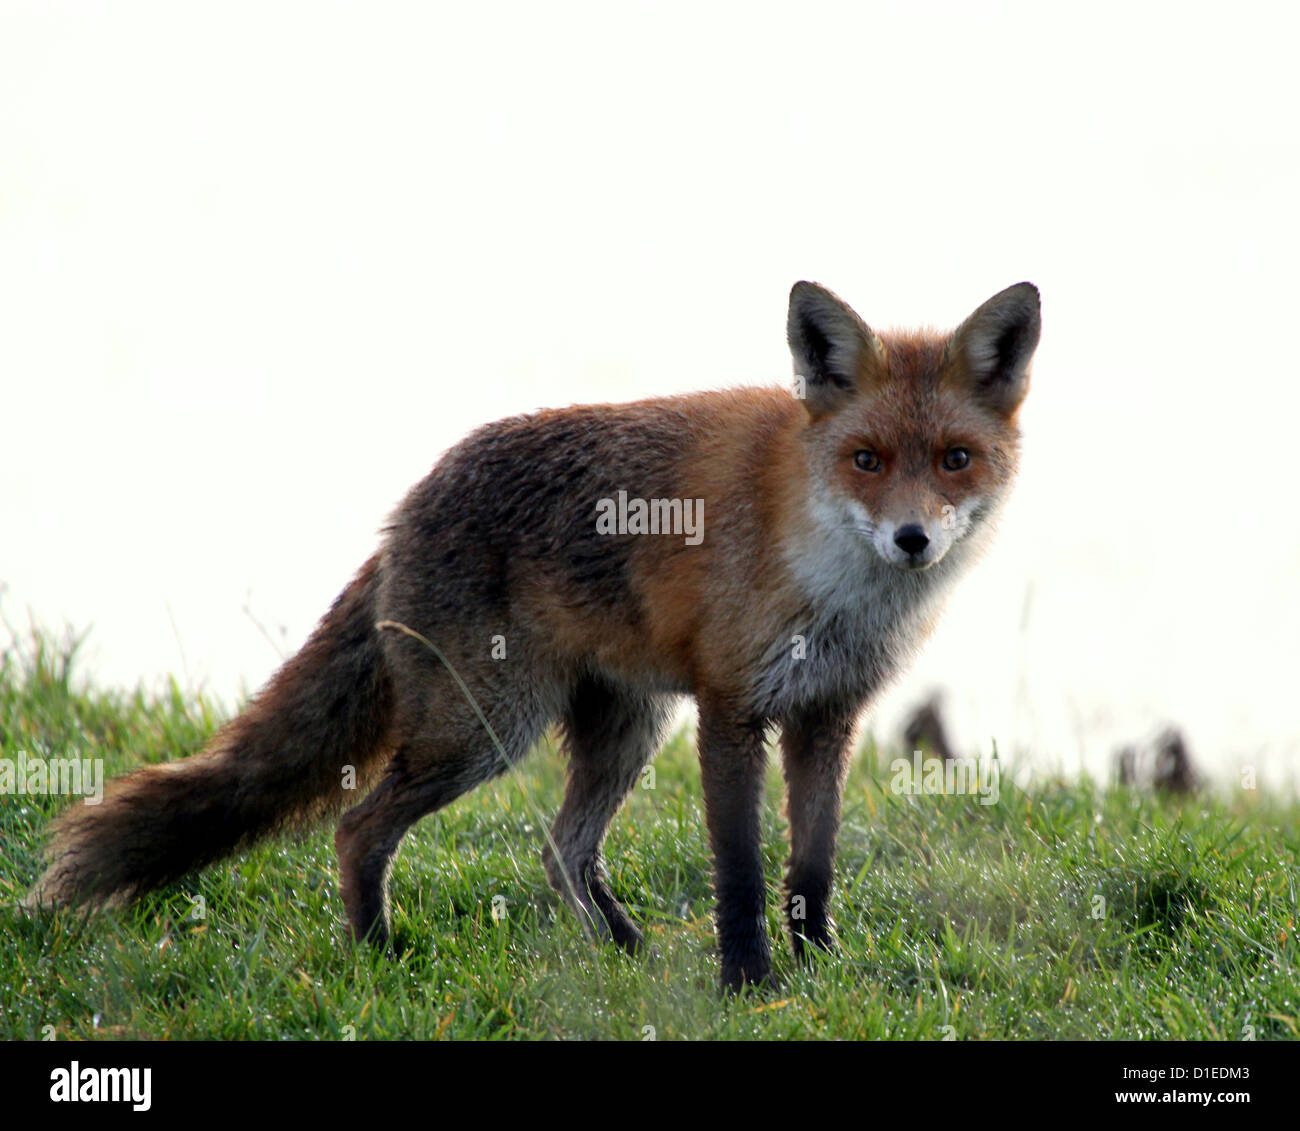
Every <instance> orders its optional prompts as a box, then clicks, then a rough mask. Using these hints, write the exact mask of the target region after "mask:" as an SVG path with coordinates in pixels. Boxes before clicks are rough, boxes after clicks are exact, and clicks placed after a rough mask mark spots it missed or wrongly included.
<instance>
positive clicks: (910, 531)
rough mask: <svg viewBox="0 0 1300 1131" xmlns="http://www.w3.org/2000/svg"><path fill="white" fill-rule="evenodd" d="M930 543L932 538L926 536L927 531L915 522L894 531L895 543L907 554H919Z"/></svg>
mask: <svg viewBox="0 0 1300 1131" xmlns="http://www.w3.org/2000/svg"><path fill="white" fill-rule="evenodd" d="M929 544H930V539H929V538H927V537H926V534H925V531H924V530H922V529H921V527H920V525H919V524H918V523H915V522H909V523H908V524H907V525H906V526H900V527H899V528H898V530H897V531H896V532H895V533H894V545H895V546H897V547H898V548H899V549H900V550H902V551H903V553H905V554H912V555H916V554H919V553H920V552H921V551H922V550H924V549H925V548H926V547H927V546H928V545H929Z"/></svg>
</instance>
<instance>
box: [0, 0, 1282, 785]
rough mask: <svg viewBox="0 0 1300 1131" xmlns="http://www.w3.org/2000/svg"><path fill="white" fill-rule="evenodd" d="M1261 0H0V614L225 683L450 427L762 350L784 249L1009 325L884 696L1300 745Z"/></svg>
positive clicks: (271, 649)
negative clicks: (974, 456) (922, 631)
mask: <svg viewBox="0 0 1300 1131" xmlns="http://www.w3.org/2000/svg"><path fill="white" fill-rule="evenodd" d="M1298 24H1300V16H1297V14H1296V10H1295V9H1294V7H1290V8H1289V7H1288V6H1286V5H1282V4H1275V5H1274V4H1249V5H1239V6H1235V7H1233V8H1232V9H1231V10H1229V9H1228V8H1226V7H1211V6H1202V5H1196V4H1179V5H1164V4H1131V3H1130V4H1107V3H1102V4H1093V5H1090V6H1088V7H1087V9H1081V8H1077V7H1076V8H1073V9H1067V8H1064V7H1059V6H1048V5H1041V4H999V3H981V4H978V5H974V4H943V3H930V4H892V3H886V4H863V3H855V4H822V3H808V4H801V5H799V6H798V7H797V8H796V7H792V6H790V5H788V4H785V5H780V6H778V5H764V4H756V3H747V4H711V3H693V4H678V3H656V4H641V3H621V4H618V5H609V4H579V3H565V2H560V3H555V4H548V5H525V4H495V5H459V4H458V5H452V4H448V3H441V2H437V3H423V4H393V3H367V4H364V5H361V4H327V3H319V2H314V3H277V2H262V3H254V4H247V3H223V4H221V5H197V4H190V3H176V2H170V3H138V2H131V0H124V2H117V3H114V4H112V5H105V4H91V3H83V4H68V3H52V2H48V0H45V2H41V3H15V2H12V0H0V390H2V395H0V612H3V614H4V617H5V619H6V620H7V621H8V622H9V623H10V624H11V625H13V626H14V627H15V628H19V629H21V628H22V627H23V626H24V625H26V624H27V623H28V622H29V619H34V620H37V621H39V622H41V623H44V624H46V625H48V626H51V627H54V628H56V629H57V628H60V627H62V626H63V625H71V626H74V627H75V628H77V629H79V630H85V629H89V635H88V637H87V639H86V643H85V645H84V650H83V653H82V655H83V659H84V664H85V667H84V670H85V671H86V673H87V674H88V675H92V676H93V677H94V678H96V679H99V680H102V681H104V682H107V683H110V684H116V685H121V686H125V687H132V686H134V685H135V684H136V683H137V682H140V681H143V683H144V684H145V685H146V686H149V687H157V686H161V685H162V682H163V681H165V680H166V678H167V677H168V676H169V675H173V674H174V675H175V676H176V677H177V678H178V679H179V680H180V681H181V683H182V684H183V685H184V686H187V687H196V688H202V689H204V690H207V691H209V692H211V693H213V694H216V695H218V696H221V697H222V698H224V699H225V700H226V701H227V702H229V703H233V702H234V701H235V699H236V697H237V696H238V695H240V694H241V693H242V692H243V691H252V690H255V689H256V688H257V687H258V686H259V685H260V684H261V683H262V682H263V681H264V680H265V679H266V678H267V677H268V676H269V675H270V674H271V672H272V671H273V670H274V668H275V667H276V666H277V665H278V664H279V662H280V661H281V658H282V656H283V655H285V654H287V653H289V652H291V651H292V650H294V649H295V648H296V647H297V646H298V645H300V644H301V643H302V641H303V640H304V639H305V638H306V636H307V634H308V633H309V632H310V630H311V628H312V626H313V624H314V623H315V621H316V619H317V618H318V617H319V616H320V615H321V614H322V613H323V612H324V611H325V609H326V608H327V607H328V605H329V603H330V601H331V600H332V599H333V597H334V596H335V594H336V593H337V592H338V591H339V590H340V589H341V588H342V587H343V585H344V584H345V583H346V582H347V581H348V579H349V578H350V576H351V574H352V573H353V571H354V570H355V569H356V568H357V567H358V566H359V565H360V564H361V562H362V561H364V560H365V559H366V558H367V557H368V556H369V555H370V553H371V552H372V551H373V549H374V548H375V546H376V545H377V544H378V539H379V536H380V531H381V528H382V526H383V524H384V522H385V520H386V518H387V516H388V514H389V513H390V512H391V510H392V509H393V507H394V506H396V504H397V503H398V502H399V501H400V500H401V498H402V496H403V495H404V494H405V492H406V490H407V489H408V488H409V487H410V486H411V485H412V484H414V483H415V482H416V481H417V480H418V479H420V478H421V477H422V476H423V475H425V474H426V473H427V472H428V470H429V469H430V468H431V467H432V466H433V464H434V463H435V462H436V460H437V458H438V456H439V454H440V453H441V452H443V451H444V450H445V449H447V448H448V447H449V446H451V445H452V444H453V443H455V442H456V441H457V440H458V439H460V438H461V437H462V436H463V435H464V434H465V433H467V432H468V431H470V430H471V429H472V428H474V427H476V426H477V425H479V424H482V423H485V422H487V421H489V420H492V419H496V418H498V417H501V416H504V415H508V414H511V413H514V412H521V411H527V410H530V409H533V408H537V407H541V406H552V405H567V404H573V403H590V402H600V401H619V400H629V399H634V398H639V397H645V396H657V395H666V394H672V393H679V392H687V391H691V390H694V389H700V388H714V387H722V386H730V385H747V384H763V383H772V382H781V383H787V382H788V375H789V373H790V358H789V354H788V351H787V350H786V346H785V340H784V327H785V314H786V303H787V300H788V294H789V289H790V286H791V284H792V283H793V282H794V281H796V280H798V279H814V280H817V281H819V282H821V283H823V284H825V285H827V286H829V287H831V288H832V289H833V290H835V291H836V292H837V293H839V294H840V295H842V296H843V297H844V298H845V299H846V300H848V301H849V302H850V303H852V305H853V306H854V307H855V309H857V311H858V312H859V313H860V314H861V315H862V316H863V317H864V318H865V319H866V320H867V321H868V322H869V323H870V324H872V325H873V326H875V327H877V328H880V329H884V328H888V327H892V326H910V325H918V324H930V325H935V326H940V327H951V326H953V325H956V323H958V322H959V321H960V320H961V319H962V318H963V317H965V316H966V315H967V314H968V313H969V312H970V311H971V310H973V309H974V308H975V307H976V306H977V305H979V303H981V302H982V301H983V300H984V299H986V298H987V297H989V296H990V295H992V294H993V293H995V292H996V291H999V290H1001V289H1002V288H1003V287H1006V286H1008V285H1010V284H1011V283H1015V282H1018V281H1020V280H1022V279H1028V280H1031V281H1033V282H1034V283H1036V284H1037V285H1038V286H1039V288H1040V290H1041V292H1042V295H1043V337H1042V343H1041V346H1040V348H1039V352H1038V355H1037V358H1036V362H1035V369H1034V382H1033V387H1032V391H1031V393H1030V396H1029V398H1028V401H1027V402H1026V405H1025V408H1024V411H1023V414H1022V423H1023V428H1024V432H1025V448H1024V460H1023V464H1022V468H1021V477H1020V481H1019V483H1018V485H1017V487H1016V492H1015V495H1014V498H1013V501H1012V503H1011V505H1010V506H1009V508H1008V509H1007V512H1006V514H1005V516H1004V518H1003V521H1002V525H1001V529H1000V532H999V536H998V539H997V541H996V543H995V545H994V548H993V549H992V551H991V552H990V553H989V554H988V556H987V557H986V558H985V559H984V560H983V561H982V562H981V563H980V564H979V565H978V566H977V567H976V568H975V569H974V570H973V571H972V572H971V574H970V575H969V576H968V577H967V578H966V579H965V580H964V581H963V582H962V583H961V584H960V585H959V586H958V588H957V589H956V591H955V592H954V594H953V597H952V599H951V602H950V605H949V611H948V614H947V616H946V618H945V620H944V621H943V623H942V625H941V627H940V629H939V631H938V632H937V633H936V635H935V636H934V637H933V639H932V640H931V642H930V644H929V645H928V646H927V648H926V650H925V652H924V654H923V655H922V657H921V658H920V660H919V662H918V663H917V664H916V666H915V667H914V668H913V669H912V670H911V671H909V672H908V674H907V675H906V676H905V677H903V678H902V679H900V680H899V681H898V682H897V684H896V685H895V686H894V687H893V688H891V689H890V691H889V692H888V693H887V694H886V695H884V696H883V697H882V698H881V699H880V701H879V702H878V704H877V705H876V708H875V709H874V710H873V712H872V715H871V716H870V719H869V725H870V726H871V728H872V731H873V733H875V734H876V735H877V736H878V737H879V738H881V739H882V740H884V741H894V740H896V739H897V735H898V727H899V723H900V720H901V718H902V716H903V715H904V714H905V712H906V711H907V710H908V708H909V707H911V706H912V705H913V704H915V703H916V702H917V701H918V699H920V698H923V697H924V696H925V695H927V694H928V693H929V691H930V690H931V689H933V688H936V687H938V688H943V689H944V691H945V695H946V700H945V702H946V704H947V709H948V711H949V717H950V722H951V725H952V729H953V730H954V732H955V734H956V736H957V738H958V742H959V744H960V745H962V746H963V748H965V749H968V750H970V751H972V752H985V753H987V752H988V750H989V749H990V748H991V745H992V743H993V741H994V740H996V742H997V745H998V749H999V753H1000V755H1001V756H1002V757H1003V758H1011V759H1013V760H1015V761H1016V763H1017V765H1019V766H1021V767H1024V768H1026V772H1028V770H1029V769H1031V768H1032V770H1033V771H1034V772H1036V773H1038V772H1044V773H1056V772H1061V773H1072V772H1074V771H1076V770H1078V769H1080V768H1083V769H1087V770H1089V772H1093V773H1096V774H1105V773H1107V772H1108V770H1109V766H1110V759H1111V756H1112V754H1113V752H1114V749H1115V747H1116V746H1117V745H1118V744H1120V743H1122V742H1127V741H1136V740H1142V739H1145V738H1149V737H1150V736H1151V735H1152V734H1153V733H1154V732H1155V730H1156V729H1157V728H1159V727H1160V726H1161V725H1163V724H1165V723H1167V722H1174V723H1177V724H1178V725H1180V726H1181V727H1182V728H1183V729H1184V731H1185V732H1186V734H1187V736H1188V739H1189V741H1190V744H1191V747H1192V750H1193V753H1194V754H1195V755H1196V756H1197V757H1198V758H1199V759H1200V761H1201V762H1202V764H1203V766H1204V768H1206V769H1207V770H1209V771H1210V772H1211V773H1212V774H1214V775H1216V776H1217V777H1218V778H1220V779H1221V780H1224V781H1229V782H1231V781H1232V780H1234V779H1235V776H1236V775H1238V774H1239V773H1240V771H1241V769H1242V768H1243V767H1251V768H1253V769H1254V770H1255V771H1256V773H1257V774H1258V776H1259V777H1260V779H1261V780H1262V781H1263V782H1264V783H1265V784H1268V785H1277V786H1289V787H1294V786H1295V784H1296V781H1297V779H1298V778H1300V711H1298V710H1297V708H1296V705H1295V700H1296V692H1295V687H1296V683H1297V679H1296V677H1297V667H1298V666H1300V665H1297V660H1296V648H1297V641H1300V608H1298V603H1297V602H1296V600H1295V592H1296V583H1297V580H1298V579H1300V528H1298V527H1297V525H1296V523H1295V521H1294V510H1295V507H1294V488H1293V486H1292V485H1293V483H1294V466H1293V465H1294V459H1295V440H1296V424H1297V419H1300V418H1298V416H1297V410H1298V409H1300V392H1298V391H1297V389H1298V381H1297V378H1298V377H1300V372H1298V370H1300V366H1298V365H1297V361H1296V359H1295V352H1294V333H1293V330H1292V324H1293V320H1294V316H1295V315H1294V312H1295V310H1296V309H1297V306H1298V302H1300V286H1298V285H1297V281H1296V264H1297V262H1300V254H1298V253H1300V223H1298V222H1297V218H1296V203H1295V202H1296V201H1297V200H1300V132H1298V131H1297V130H1296V128H1295V112H1296V107H1297V105H1300V80H1298V79H1297V77H1296V68H1295V67H1294V62H1293V58H1292V56H1293V52H1294V44H1295V42H1296V41H1297V35H1296V33H1297V31H1298V30H1300V27H1298V26H1297V25H1298Z"/></svg>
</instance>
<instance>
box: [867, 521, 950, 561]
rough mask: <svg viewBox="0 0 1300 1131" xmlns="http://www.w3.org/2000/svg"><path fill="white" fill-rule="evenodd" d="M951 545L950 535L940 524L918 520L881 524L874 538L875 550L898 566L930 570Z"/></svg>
mask: <svg viewBox="0 0 1300 1131" xmlns="http://www.w3.org/2000/svg"><path fill="white" fill-rule="evenodd" d="M951 545H952V537H951V534H950V532H948V531H945V530H943V529H942V526H941V524H940V523H938V522H933V523H930V522H918V521H916V520H911V521H907V522H901V523H897V524H895V523H881V524H880V525H879V526H878V527H877V530H876V537H875V538H873V539H872V546H873V548H874V549H875V551H876V553H877V554H879V555H880V557H882V558H884V560H885V561H886V562H888V563H889V564H890V565H892V566H897V567H898V568H899V569H928V568H929V567H930V566H932V565H934V564H935V563H936V562H938V561H939V560H940V559H941V558H942V557H943V556H944V554H946V553H947V552H948V549H949V547H950V546H951Z"/></svg>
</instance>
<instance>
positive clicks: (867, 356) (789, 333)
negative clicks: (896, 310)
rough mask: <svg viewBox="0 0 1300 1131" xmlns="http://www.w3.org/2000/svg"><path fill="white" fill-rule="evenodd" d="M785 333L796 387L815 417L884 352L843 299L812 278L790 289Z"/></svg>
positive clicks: (851, 388) (834, 404)
mask: <svg viewBox="0 0 1300 1131" xmlns="http://www.w3.org/2000/svg"><path fill="white" fill-rule="evenodd" d="M786 337H787V339H788V340H789V342H790V354H791V356H792V357H793V358H794V371H795V373H796V375H797V376H799V377H802V378H803V381H802V382H801V388H800V390H799V392H800V395H802V396H803V397H804V399H805V401H806V403H807V407H808V411H809V412H810V413H811V414H812V415H813V416H814V417H816V416H822V415H824V414H825V413H828V412H833V411H834V410H835V409H837V408H839V407H840V406H841V405H842V404H843V403H844V402H845V401H846V400H848V399H849V398H850V397H852V396H853V394H854V392H855V391H856V390H857V388H858V386H859V384H860V383H861V381H862V379H863V377H864V375H865V374H867V373H868V372H869V371H870V370H871V369H872V368H873V367H874V366H875V365H877V364H878V363H879V362H880V360H881V358H882V357H883V350H882V349H881V346H880V340H879V339H878V338H877V337H876V335H875V334H874V333H872V331H871V327H870V326H868V325H867V324H866V323H865V322H863V321H862V319H861V318H859V317H858V316H857V315H856V314H855V313H854V312H853V308H852V307H850V306H849V305H848V303H846V302H845V301H844V300H843V299H841V298H839V297H838V296H837V295H834V294H832V293H831V292H830V291H828V290H827V289H826V288H825V287H822V286H818V285H817V284H816V283H806V282H805V283H795V285H794V287H793V288H792V289H791V291H790V316H789V318H788V319H787V321H786Z"/></svg>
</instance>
